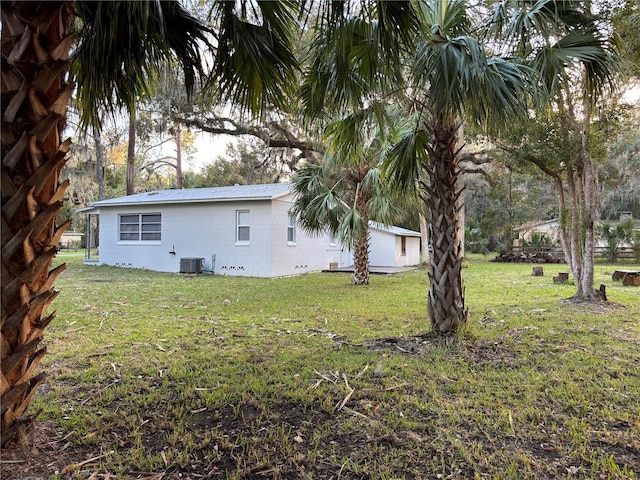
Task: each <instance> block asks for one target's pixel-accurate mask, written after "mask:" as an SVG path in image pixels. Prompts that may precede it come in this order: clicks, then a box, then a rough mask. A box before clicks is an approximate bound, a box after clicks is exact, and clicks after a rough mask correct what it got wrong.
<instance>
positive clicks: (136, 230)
mask: <svg viewBox="0 0 640 480" xmlns="http://www.w3.org/2000/svg"><path fill="white" fill-rule="evenodd" d="M119 239H120V240H125V241H133V242H142V241H159V240H161V239H162V215H161V214H159V213H134V214H127V215H120V232H119Z"/></svg>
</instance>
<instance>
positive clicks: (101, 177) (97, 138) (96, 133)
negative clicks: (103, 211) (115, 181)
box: [93, 126, 107, 200]
mask: <svg viewBox="0 0 640 480" xmlns="http://www.w3.org/2000/svg"><path fill="white" fill-rule="evenodd" d="M93 140H94V142H95V144H96V180H97V181H98V200H106V198H107V196H106V194H105V187H104V182H105V172H104V166H105V161H104V146H103V145H102V137H101V135H100V130H98V128H97V127H95V126H94V127H93Z"/></svg>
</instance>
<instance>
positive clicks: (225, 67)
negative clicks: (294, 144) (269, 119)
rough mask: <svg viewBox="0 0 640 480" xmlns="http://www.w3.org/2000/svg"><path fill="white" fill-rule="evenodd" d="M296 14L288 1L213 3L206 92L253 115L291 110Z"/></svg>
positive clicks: (294, 78)
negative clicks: (212, 38)
mask: <svg viewBox="0 0 640 480" xmlns="http://www.w3.org/2000/svg"><path fill="white" fill-rule="evenodd" d="M253 6H257V9H256V8H254V9H252V8H251V7H253ZM238 9H239V11H238ZM248 10H251V16H249V13H248ZM295 12H296V4H295V2H292V1H289V0H287V1H278V2H272V1H265V0H259V1H258V2H256V3H255V4H253V3H251V2H246V1H242V2H239V5H238V4H237V2H215V3H214V6H213V10H212V13H211V17H212V18H213V19H216V20H217V25H216V32H217V46H216V49H215V56H214V68H213V72H212V74H211V76H210V77H209V80H208V82H207V85H206V87H205V93H206V94H208V95H210V96H212V97H215V98H220V99H221V100H222V101H228V102H230V103H231V104H233V105H234V106H236V107H238V108H240V109H241V110H243V111H248V112H250V113H252V114H254V115H264V114H265V113H266V111H267V109H268V108H270V107H275V108H278V109H285V108H288V107H290V102H291V98H292V97H291V95H292V93H293V89H294V87H295V85H296V71H297V69H298V63H297V59H296V56H295V54H294V52H293V50H294V49H293V36H294V34H295V32H296V31H297V29H296V23H295Z"/></svg>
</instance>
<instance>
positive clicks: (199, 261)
mask: <svg viewBox="0 0 640 480" xmlns="http://www.w3.org/2000/svg"><path fill="white" fill-rule="evenodd" d="M203 267H204V258H196V257H186V258H181V259H180V273H202V268H203Z"/></svg>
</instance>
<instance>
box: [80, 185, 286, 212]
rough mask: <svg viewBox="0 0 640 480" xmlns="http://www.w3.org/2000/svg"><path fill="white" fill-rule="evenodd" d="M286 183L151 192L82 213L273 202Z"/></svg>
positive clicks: (95, 204)
mask: <svg viewBox="0 0 640 480" xmlns="http://www.w3.org/2000/svg"><path fill="white" fill-rule="evenodd" d="M291 190H292V186H291V184H290V183H269V184H265V185H233V186H229V187H211V188H185V189H181V190H154V191H151V192H144V193H136V194H135V195H128V196H126V197H118V198H110V199H108V200H101V201H98V202H93V203H92V204H91V205H89V206H88V207H87V208H86V209H82V210H85V211H86V210H90V209H93V208H96V207H111V206H119V205H157V204H166V203H200V202H224V201H232V200H273V199H275V198H278V197H282V196H284V195H287V194H289V193H291Z"/></svg>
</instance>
